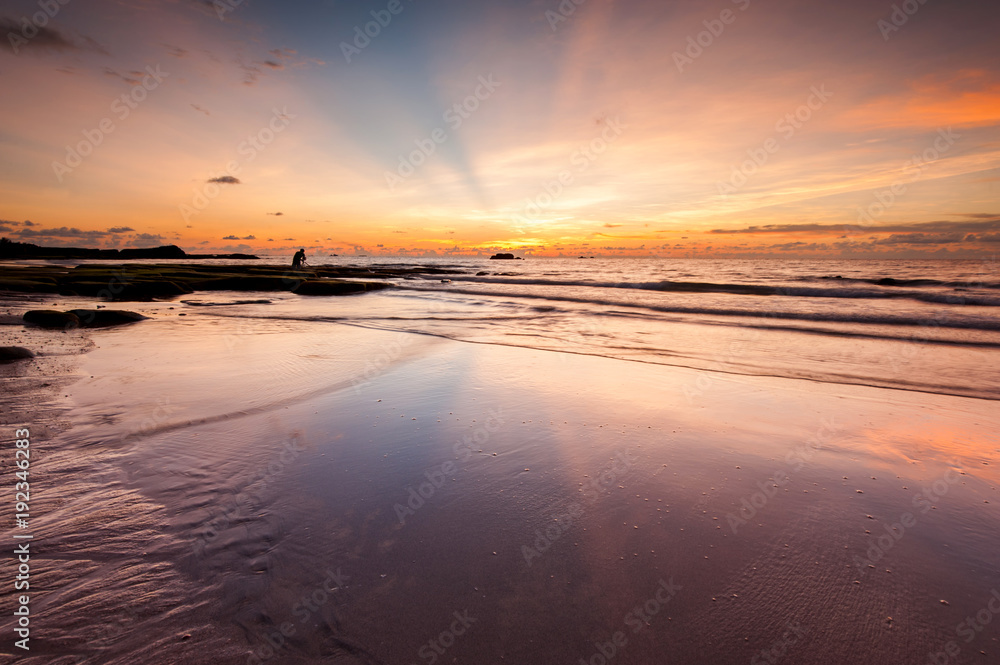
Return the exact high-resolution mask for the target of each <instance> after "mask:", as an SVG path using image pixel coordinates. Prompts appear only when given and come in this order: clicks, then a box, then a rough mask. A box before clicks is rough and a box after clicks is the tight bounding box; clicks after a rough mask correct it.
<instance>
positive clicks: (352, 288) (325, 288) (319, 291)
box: [292, 279, 389, 296]
mask: <svg viewBox="0 0 1000 665" xmlns="http://www.w3.org/2000/svg"><path fill="white" fill-rule="evenodd" d="M388 286H389V285H388V284H386V283H385V282H348V281H344V280H339V279H317V280H309V281H307V282H302V283H301V284H299V285H298V286H297V287H295V288H294V289H292V293H296V294H298V295H300V296H343V295H347V294H350V293H361V292H364V291H377V290H379V289H384V288H386V287H388Z"/></svg>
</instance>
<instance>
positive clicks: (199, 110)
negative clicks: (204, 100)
mask: <svg viewBox="0 0 1000 665" xmlns="http://www.w3.org/2000/svg"><path fill="white" fill-rule="evenodd" d="M191 108H193V109H194V110H195V111H198V112H200V113H204V114H205V115H212V114H211V113H209V112H208V111H206V110H205V109H203V108H201V107H200V106H198V105H197V104H191Z"/></svg>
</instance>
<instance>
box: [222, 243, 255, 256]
mask: <svg viewBox="0 0 1000 665" xmlns="http://www.w3.org/2000/svg"><path fill="white" fill-rule="evenodd" d="M218 249H219V251H222V252H225V253H227V254H250V253H252V252H253V247H251V246H250V245H243V244H240V245H225V246H224V247H219V248H218Z"/></svg>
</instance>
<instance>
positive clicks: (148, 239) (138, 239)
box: [125, 233, 167, 247]
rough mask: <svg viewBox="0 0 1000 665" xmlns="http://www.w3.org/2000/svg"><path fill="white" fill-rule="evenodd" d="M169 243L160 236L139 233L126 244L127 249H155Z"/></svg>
mask: <svg viewBox="0 0 1000 665" xmlns="http://www.w3.org/2000/svg"><path fill="white" fill-rule="evenodd" d="M166 241H167V239H166V238H164V237H163V236H161V235H160V234H158V233H157V234H153V233H137V234H136V235H134V236H132V237H131V238H129V240H128V242H126V243H125V246H126V247H154V246H158V245H162V244H164V243H165V242H166Z"/></svg>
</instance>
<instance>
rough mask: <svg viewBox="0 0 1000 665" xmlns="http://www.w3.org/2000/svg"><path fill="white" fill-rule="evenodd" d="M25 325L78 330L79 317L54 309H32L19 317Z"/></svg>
mask: <svg viewBox="0 0 1000 665" xmlns="http://www.w3.org/2000/svg"><path fill="white" fill-rule="evenodd" d="M21 318H23V319H24V321H25V322H26V323H31V324H34V325H36V326H40V327H42V328H67V329H69V328H79V327H80V317H78V316H77V315H76V314H73V313H72V312H58V311H56V310H54V309H33V310H31V311H30V312H25V313H24V316H23V317H21Z"/></svg>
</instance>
